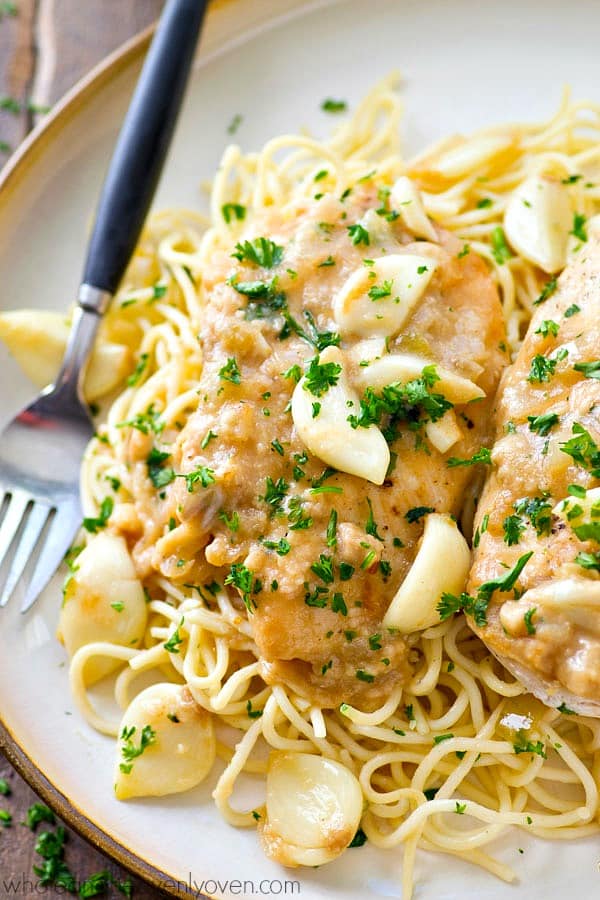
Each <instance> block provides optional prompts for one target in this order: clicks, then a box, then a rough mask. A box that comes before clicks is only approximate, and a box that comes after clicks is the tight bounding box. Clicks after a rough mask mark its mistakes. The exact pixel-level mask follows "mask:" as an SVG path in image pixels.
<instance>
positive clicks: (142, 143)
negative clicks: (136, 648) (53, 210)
mask: <svg viewBox="0 0 600 900" xmlns="http://www.w3.org/2000/svg"><path fill="white" fill-rule="evenodd" d="M206 5H207V0H167V3H166V5H165V8H164V11H163V14H162V16H161V19H160V22H159V25H158V27H157V30H156V34H155V36H154V40H153V41H152V45H151V47H150V49H149V51H148V55H147V58H146V61H145V63H144V67H143V70H142V73H141V75H140V79H139V81H138V84H137V86H136V89H135V92H134V95H133V98H132V101H131V104H130V106H129V110H128V112H127V115H126V117H125V121H124V123H123V126H122V128H121V132H120V134H119V138H118V140H117V144H116V147H115V151H114V154H113V157H112V160H111V163H110V165H109V168H108V173H107V175H106V179H105V182H104V186H103V189H102V193H101V195H100V201H99V203H98V209H97V212H96V218H95V222H94V227H93V230H92V235H91V238H90V242H89V245H88V251H87V258H86V262H85V266H84V272H83V279H82V282H81V285H80V287H79V291H78V296H77V306H76V308H75V311H74V315H73V320H72V326H71V331H70V334H69V339H68V342H67V348H66V351H65V356H64V359H63V362H62V366H61V369H60V372H59V374H58V376H57V378H56V381H55V383H54V384H53V385H50V386H49V387H47V388H46V389H45V390H43V391H42V393H41V394H40V395H39V396H38V397H37V399H36V400H34V402H33V403H31V404H30V405H29V406H27V407H26V408H25V409H22V410H21V411H20V412H19V413H18V414H17V415H16V416H15V418H14V419H13V420H12V422H11V423H10V424H9V425H8V426H7V427H6V428H5V429H4V431H3V432H1V433H0V567H2V568H3V569H4V570H5V571H6V577H5V580H4V584H3V588H2V593H1V594H0V607H3V606H5V605H6V604H7V603H8V601H9V599H10V597H11V595H12V594H13V592H14V590H15V588H16V586H17V584H18V583H19V582H20V580H21V579H22V578H23V576H24V573H25V570H26V568H27V564H28V562H29V561H30V560H31V564H32V568H33V571H32V574H31V578H30V580H29V583H28V585H27V589H26V591H25V596H24V599H23V603H22V606H21V612H27V610H29V609H30V608H31V606H32V605H33V604H34V603H35V601H36V599H37V598H38V596H39V595H40V593H41V591H42V590H43V589H44V587H45V586H46V585H47V583H48V581H49V580H50V578H51V577H52V575H53V574H54V572H55V571H56V569H57V568H58V566H59V565H60V563H61V561H62V559H63V557H64V556H65V553H66V552H67V550H68V548H69V546H70V545H71V543H72V541H73V539H74V537H75V534H76V533H77V530H78V528H79V526H80V525H81V517H82V511H81V504H80V498H79V467H80V463H81V458H82V456H83V453H84V450H85V448H86V445H87V444H88V442H89V440H90V439H91V437H92V436H93V433H94V426H93V422H92V419H91V416H90V413H89V410H88V407H87V405H86V403H85V401H84V400H83V395H82V380H83V375H84V374H85V367H86V364H87V362H88V359H89V357H90V353H91V351H92V347H93V344H94V339H95V337H96V332H97V330H98V326H99V324H100V321H101V318H102V316H103V314H104V313H105V312H106V310H107V309H108V306H109V304H110V302H111V299H112V297H113V295H114V293H115V291H116V289H117V286H118V284H119V282H120V280H121V278H122V276H123V274H124V272H125V269H126V267H127V264H128V262H129V259H130V257H131V254H132V253H133V250H134V247H135V245H136V243H137V240H138V237H139V235H140V232H141V229H142V226H143V224H144V220H145V218H146V214H147V212H148V209H149V206H150V203H151V202H152V198H153V196H154V193H155V190H156V185H157V183H158V179H159V177H160V174H161V171H162V168H163V163H164V160H165V157H166V154H167V150H168V148H169V145H170V143H171V137H172V134H173V131H174V128H175V123H176V120H177V115H178V112H179V109H180V107H181V102H182V99H183V95H184V91H185V87H186V84H187V81H188V76H189V72H190V69H191V65H192V61H193V58H194V50H195V47H196V43H197V40H198V35H199V32H200V29H201V26H202V22H203V19H204V13H205V9H206ZM0 584H2V582H1V581H0Z"/></svg>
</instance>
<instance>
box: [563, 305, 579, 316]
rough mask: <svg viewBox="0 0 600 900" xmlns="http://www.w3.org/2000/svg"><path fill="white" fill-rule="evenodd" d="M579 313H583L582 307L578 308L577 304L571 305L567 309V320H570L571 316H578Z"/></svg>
mask: <svg viewBox="0 0 600 900" xmlns="http://www.w3.org/2000/svg"><path fill="white" fill-rule="evenodd" d="M578 312H581V307H580V306H577V304H576V303H571V305H570V306H569V307H568V309H565V319H570V318H571V316H574V315H576V314H577V313H578Z"/></svg>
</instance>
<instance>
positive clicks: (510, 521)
mask: <svg viewBox="0 0 600 900" xmlns="http://www.w3.org/2000/svg"><path fill="white" fill-rule="evenodd" d="M502 528H503V530H504V542H505V543H506V544H508V546H509V547H512V546H513V544H518V543H519V541H520V540H521V535H522V533H523V532H524V531H525V525H524V523H523V519H522V518H521V517H520V516H507V517H506V519H505V520H504V522H503V523H502Z"/></svg>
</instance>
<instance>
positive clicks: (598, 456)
mask: <svg viewBox="0 0 600 900" xmlns="http://www.w3.org/2000/svg"><path fill="white" fill-rule="evenodd" d="M571 432H572V434H573V435H574V437H572V438H571V439H570V440H568V441H565V442H564V443H562V444H560V449H561V450H562V452H563V453H566V454H567V455H568V456H570V457H572V459H573V461H574V462H576V463H579V465H581V466H583V467H584V469H587V470H588V471H589V472H590V473H591V474H592V475H593V476H594V478H600V449H598V445H597V444H596V442H595V441H594V439H593V438H592V436H591V434H590V433H589V431H587V430H586V429H585V428H584V427H583V425H581V424H580V423H579V422H574V423H573V427H572V429H571Z"/></svg>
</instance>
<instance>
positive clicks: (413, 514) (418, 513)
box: [404, 506, 435, 525]
mask: <svg viewBox="0 0 600 900" xmlns="http://www.w3.org/2000/svg"><path fill="white" fill-rule="evenodd" d="M432 512H435V508H434V507H433V506H413V507H412V509H409V510H408V512H407V513H405V514H404V518H405V519H406V521H407V522H410V524H411V525H412V524H413V523H414V522H418V521H419V520H420V519H422V518H423V516H427V515H429V513H432Z"/></svg>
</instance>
